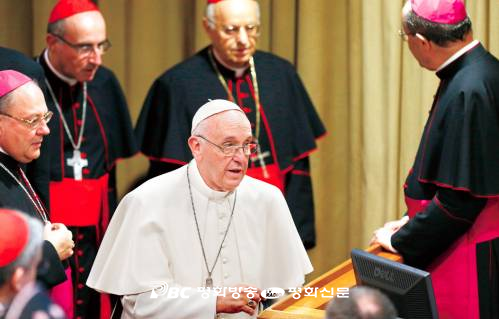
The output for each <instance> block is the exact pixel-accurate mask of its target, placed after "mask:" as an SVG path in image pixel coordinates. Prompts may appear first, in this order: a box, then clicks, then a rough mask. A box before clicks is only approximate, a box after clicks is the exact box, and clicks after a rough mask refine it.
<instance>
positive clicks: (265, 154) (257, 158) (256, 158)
mask: <svg viewBox="0 0 499 319" xmlns="http://www.w3.org/2000/svg"><path fill="white" fill-rule="evenodd" d="M269 156H270V152H269V151H265V152H263V153H262V152H260V147H258V152H256V155H255V156H254V157H252V158H251V162H256V161H258V163H259V164H260V167H261V168H262V171H263V177H264V178H269V173H268V172H267V168H266V167H265V158H266V157H269Z"/></svg>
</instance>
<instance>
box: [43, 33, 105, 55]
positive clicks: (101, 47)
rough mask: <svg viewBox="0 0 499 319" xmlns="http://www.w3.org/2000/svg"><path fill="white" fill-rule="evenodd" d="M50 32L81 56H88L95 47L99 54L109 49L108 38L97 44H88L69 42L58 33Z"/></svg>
mask: <svg viewBox="0 0 499 319" xmlns="http://www.w3.org/2000/svg"><path fill="white" fill-rule="evenodd" d="M51 34H52V35H53V36H54V37H56V38H57V39H59V40H60V41H61V42H63V43H64V44H66V45H67V46H69V47H71V48H72V49H74V50H75V51H76V52H77V53H78V54H79V55H81V56H88V55H90V54H91V53H92V52H95V50H96V49H97V52H98V53H99V54H104V53H106V51H107V50H109V49H110V48H111V41H109V40H108V39H106V40H104V41H102V42H100V43H97V45H95V44H90V43H82V44H75V43H71V42H69V41H68V40H66V39H64V38H63V37H61V36H60V35H57V34H53V33H51Z"/></svg>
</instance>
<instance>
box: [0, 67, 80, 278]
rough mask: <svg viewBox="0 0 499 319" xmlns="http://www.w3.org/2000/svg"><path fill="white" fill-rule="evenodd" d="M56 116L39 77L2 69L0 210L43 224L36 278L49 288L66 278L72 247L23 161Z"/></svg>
mask: <svg viewBox="0 0 499 319" xmlns="http://www.w3.org/2000/svg"><path fill="white" fill-rule="evenodd" d="M52 115H53V114H52V112H51V111H49V110H48V108H47V106H46V104H45V99H44V96H43V93H42V90H41V89H40V87H39V86H38V84H37V83H36V82H35V81H33V80H32V79H31V78H29V77H28V76H26V75H24V74H22V73H20V72H17V71H14V70H3V71H0V208H8V209H16V210H20V211H22V212H24V213H26V214H27V215H29V216H31V217H34V218H36V219H38V220H40V221H41V222H43V223H44V231H43V237H44V243H43V259H42V262H41V263H40V266H39V268H38V277H37V279H38V280H39V281H40V282H41V283H42V284H43V285H44V286H45V287H46V288H51V287H53V286H55V285H57V284H60V283H62V282H64V281H65V280H66V273H65V271H64V267H63V263H62V261H63V260H66V259H67V258H69V257H70V256H71V255H72V254H73V247H74V242H73V240H72V239H71V238H72V234H71V232H70V231H69V230H68V229H67V228H66V226H65V225H63V224H61V223H51V222H50V219H49V215H48V213H47V210H46V209H45V206H44V204H43V203H42V201H41V199H40V197H39V196H38V193H37V192H36V191H35V190H34V188H33V187H32V185H31V182H30V180H29V178H28V177H27V176H26V173H25V165H26V164H28V163H30V162H31V161H33V160H35V159H36V158H38V157H39V156H40V149H41V146H42V143H46V141H44V140H46V139H47V135H48V134H49V133H50V130H49V128H48V126H47V124H48V122H49V121H50V119H51V118H52ZM5 253H7V252H5V251H1V254H2V255H3V254H5Z"/></svg>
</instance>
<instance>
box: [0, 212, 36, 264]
mask: <svg viewBox="0 0 499 319" xmlns="http://www.w3.org/2000/svg"><path fill="white" fill-rule="evenodd" d="M28 240H29V226H28V223H27V222H26V220H25V219H24V218H23V217H22V216H21V215H20V213H18V212H16V211H13V210H9V209H0V267H5V266H7V265H9V264H10V263H12V262H14V261H15V260H16V259H17V258H18V257H19V256H20V255H21V253H22V252H23V250H24V248H25V247H26V245H27V244H28Z"/></svg>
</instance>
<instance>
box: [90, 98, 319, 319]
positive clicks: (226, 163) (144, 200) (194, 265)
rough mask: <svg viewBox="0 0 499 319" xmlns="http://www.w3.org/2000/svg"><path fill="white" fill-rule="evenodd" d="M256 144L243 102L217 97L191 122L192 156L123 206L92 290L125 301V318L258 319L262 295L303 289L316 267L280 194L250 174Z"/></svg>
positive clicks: (102, 251) (97, 266)
mask: <svg viewBox="0 0 499 319" xmlns="http://www.w3.org/2000/svg"><path fill="white" fill-rule="evenodd" d="M253 141H254V140H253V137H252V132H251V126H250V122H249V121H248V119H247V118H246V115H245V114H244V113H243V112H242V110H241V109H240V108H239V106H237V105H236V104H234V103H231V102H229V101H225V100H214V101H210V102H208V103H206V104H205V105H203V106H202V107H201V108H200V109H199V110H198V111H197V113H196V114H195V116H194V118H193V120H192V130H191V137H190V138H189V140H188V144H189V147H190V149H191V152H192V154H193V157H194V159H193V160H192V161H191V162H190V163H189V164H188V165H185V166H183V167H181V168H179V169H177V170H175V171H172V172H170V173H166V174H163V175H161V176H158V177H156V178H154V179H151V180H149V181H147V182H146V183H144V184H143V185H142V186H140V187H139V188H137V189H136V190H134V191H132V192H131V193H129V194H128V195H127V196H125V198H124V199H123V200H122V201H121V203H120V205H119V207H118V209H117V210H116V212H115V214H114V216H113V219H112V220H111V224H110V225H109V228H108V230H107V232H106V235H105V236H104V239H103V242H102V245H101V247H100V249H99V253H98V254H97V257H96V259H95V262H94V265H93V268H92V271H91V273H90V276H89V278H88V282H87V284H88V286H90V287H92V288H94V289H96V290H98V291H101V292H107V293H112V294H115V295H120V296H122V297H121V302H122V304H123V309H124V310H123V314H122V318H176V319H180V318H190V319H192V318H200V319H203V318H209V319H212V318H214V317H219V318H250V317H252V316H253V317H256V312H257V311H256V309H257V308H258V303H259V302H260V301H261V298H260V296H259V293H260V290H263V289H267V288H272V287H279V288H282V289H289V288H291V287H298V286H301V285H303V283H304V281H305V274H307V273H309V272H311V271H312V265H311V264H310V260H309V259H308V256H307V253H306V251H305V248H304V247H303V244H302V242H301V240H300V237H299V235H298V232H297V230H296V227H295V225H294V223H293V220H292V218H291V214H290V212H289V209H288V206H287V204H286V201H285V199H284V196H283V194H282V193H281V192H280V190H279V189H278V188H276V187H275V186H272V185H270V184H267V183H265V182H262V181H259V180H256V179H254V178H251V177H249V176H245V173H246V169H247V167H248V159H249V157H250V155H252V154H254V152H255V150H256V147H257V145H256V144H255V143H254V142H253ZM172 147H173V146H172ZM161 285H163V287H162V288H158V286H161ZM167 286H168V289H166V287H167ZM210 286H213V287H247V286H251V287H255V288H258V291H257V292H256V293H254V294H249V295H248V294H247V293H246V292H247V291H248V290H247V289H246V292H242V293H241V294H240V296H238V295H237V294H234V295H233V294H232V292H231V291H229V290H228V289H227V290H225V295H223V293H222V294H219V295H217V293H216V292H215V291H214V290H213V289H206V288H204V287H210ZM175 289H178V291H181V293H179V294H174V293H171V292H174V291H175ZM232 289H234V288H232ZM169 292H170V294H169ZM175 296H177V297H175Z"/></svg>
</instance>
